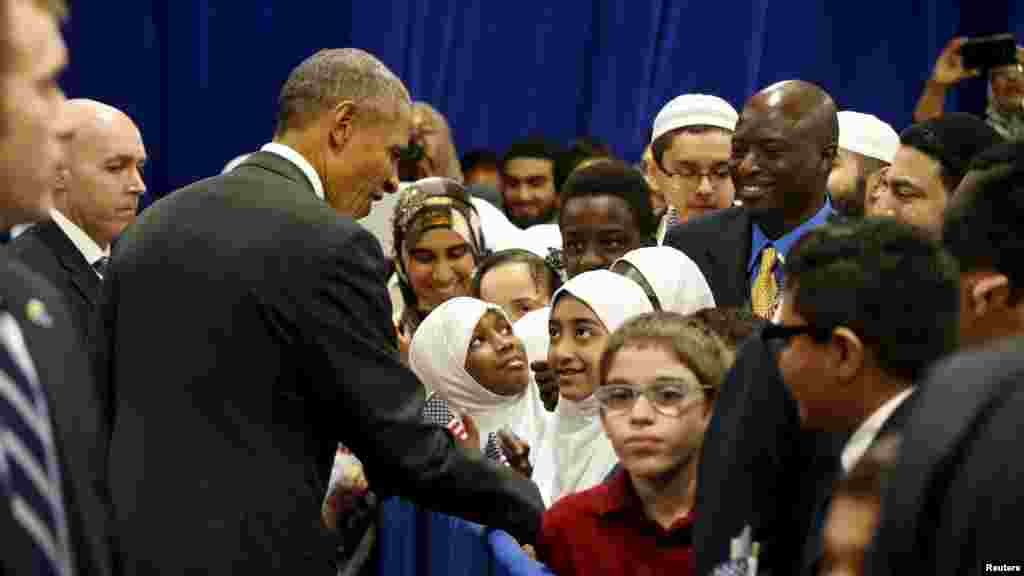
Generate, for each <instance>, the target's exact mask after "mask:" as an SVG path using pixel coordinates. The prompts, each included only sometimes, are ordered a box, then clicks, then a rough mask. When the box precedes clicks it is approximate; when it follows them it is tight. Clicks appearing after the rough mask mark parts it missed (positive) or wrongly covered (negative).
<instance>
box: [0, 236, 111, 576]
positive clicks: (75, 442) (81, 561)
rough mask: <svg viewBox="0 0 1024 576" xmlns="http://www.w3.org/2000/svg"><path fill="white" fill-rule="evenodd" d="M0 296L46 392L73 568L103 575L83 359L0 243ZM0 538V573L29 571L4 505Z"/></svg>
mask: <svg viewBox="0 0 1024 576" xmlns="http://www.w3.org/2000/svg"><path fill="white" fill-rule="evenodd" d="M0 298H2V300H3V302H4V305H5V307H6V309H7V311H8V312H9V313H10V314H11V315H12V316H13V317H14V319H15V321H16V322H17V323H18V327H19V328H20V329H21V332H22V335H23V337H24V339H25V345H26V347H27V348H28V351H29V354H30V355H31V356H32V362H33V364H34V365H35V368H36V372H37V374H38V376H39V382H40V384H41V385H42V387H43V389H44V390H45V391H46V394H47V401H48V404H49V409H50V416H51V418H52V420H53V430H54V441H55V444H56V447H57V453H58V454H57V455H58V462H59V463H60V468H61V479H62V483H61V484H62V490H63V492H64V507H65V510H66V513H67V518H68V527H69V529H70V534H71V545H72V546H73V548H74V552H75V556H74V560H75V569H76V573H77V574H80V575H93V574H98V575H104V574H110V573H111V561H112V551H111V540H110V538H111V533H110V530H109V519H110V503H109V499H108V496H107V493H106V490H105V488H104V487H103V478H102V474H101V473H100V472H101V470H100V466H98V464H99V463H100V462H102V455H101V453H100V452H101V445H100V439H101V438H102V437H103V436H104V433H103V432H102V431H101V429H100V420H99V405H98V403H97V399H96V394H95V389H94V387H93V385H92V378H91V372H90V370H89V364H88V357H87V355H86V354H85V352H84V350H83V349H82V347H81V343H80V342H79V340H78V338H77V336H76V334H75V332H74V330H73V329H72V327H71V319H70V317H69V316H68V313H67V310H66V309H65V307H64V304H63V301H62V298H61V297H60V295H59V294H58V293H57V291H56V290H54V289H53V287H52V286H50V285H49V283H47V282H46V281H45V280H44V279H43V278H41V277H39V276H38V275H36V274H35V273H33V272H31V271H29V269H28V268H26V267H25V266H24V265H23V264H21V263H20V262H18V261H17V260H15V259H14V258H12V257H11V256H10V253H9V252H8V250H7V249H6V248H0ZM31 299H36V300H38V301H40V302H42V303H43V305H44V306H45V309H46V312H47V314H46V316H47V317H48V319H49V320H50V322H49V326H46V325H43V324H38V323H36V322H34V321H32V320H30V319H29V318H28V317H27V316H26V305H27V303H28V302H29V301H30V300H31ZM0 542H2V543H3V544H2V545H0V574H31V573H32V568H31V565H30V564H29V562H30V560H29V558H28V557H27V555H26V553H25V552H26V551H27V550H28V549H29V546H31V544H30V542H29V540H28V537H27V536H26V534H25V532H24V531H23V529H22V528H20V527H19V526H18V525H17V524H16V523H15V521H14V519H13V518H12V517H11V514H10V507H9V506H8V505H7V503H6V502H4V503H3V505H2V506H0Z"/></svg>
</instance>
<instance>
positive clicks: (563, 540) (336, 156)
mask: <svg viewBox="0 0 1024 576" xmlns="http://www.w3.org/2000/svg"><path fill="white" fill-rule="evenodd" d="M0 6H2V8H0V19H2V23H0V29H2V30H3V33H2V37H0V112H2V114H0V162H2V164H0V174H2V177H3V178H4V186H3V188H2V189H0V190H2V192H0V226H2V227H3V228H4V229H5V230H12V232H11V236H12V240H10V242H9V243H8V244H7V246H5V247H3V248H2V249H0V276H2V280H0V535H2V538H0V541H2V542H3V545H2V546H0V574H39V575H59V576H71V575H74V574H97V575H106V574H122V573H123V574H183V573H204V574H206V573H223V574H233V573H243V572H257V573H263V572H269V571H273V572H278V571H280V572H283V573H289V574H299V573H303V574H305V573H309V574H335V573H344V574H372V573H376V572H377V569H378V567H380V569H381V570H382V571H384V572H385V573H386V571H387V568H386V567H387V559H386V558H380V557H375V552H374V551H373V541H374V540H375V536H374V535H375V534H378V533H380V532H382V531H387V530H388V529H389V526H388V525H387V523H386V522H383V521H382V520H381V516H380V515H378V513H377V512H378V510H379V508H380V506H381V503H382V502H383V501H384V499H387V498H390V497H396V496H397V497H401V498H404V499H407V500H409V501H411V502H413V503H415V504H416V505H417V506H420V507H422V508H424V509H427V510H432V511H435V512H440V513H445V514H450V515H453V516H456V517H459V518H463V519H466V520H469V521H472V522H477V523H479V524H483V525H485V526H487V527H489V528H493V529H500V530H504V531H506V532H508V533H509V534H511V535H512V536H513V537H514V538H515V539H516V542H517V544H518V545H519V546H521V554H522V555H523V556H524V558H529V559H531V560H530V562H533V564H532V565H533V566H535V567H536V570H537V571H538V572H537V573H544V572H549V573H554V574H558V575H560V576H561V575H578V574H699V575H707V574H712V575H719V574H720V575H725V574H757V573H761V574H871V575H873V576H878V575H886V574H897V573H929V574H964V573H977V572H992V571H995V572H1003V571H1020V569H1021V568H1020V567H1021V565H1022V564H1024V558H1022V557H1021V553H1020V551H1019V547H1017V546H1015V544H1014V542H1013V540H1014V536H1015V530H1014V528H1015V525H1016V520H1017V519H1018V518H1019V517H1020V515H1021V513H1022V512H1024V509H1022V503H1024V497H1022V496H1024V495H1022V493H1021V489H1020V487H1019V486H1020V484H1019V481H1018V477H1017V476H1016V472H1017V471H1018V469H1019V468H1020V464H1019V458H1018V457H1015V456H1014V454H1018V453H1020V451H1021V448H1022V446H1021V443H1022V440H1024V435H1022V434H1021V431H1022V430H1021V425H1020V422H1021V421H1022V415H1024V412H1021V410H1022V406H1021V402H1020V401H1021V399H1022V398H1024V396H1022V393H1021V387H1020V386H1018V385H1019V384H1020V383H1021V381H1022V375H1024V269H1022V262H1024V237H1022V234H1021V232H1020V222H1024V143H1022V142H1021V140H1020V138H1021V137H1022V136H1024V133H1022V131H1021V127H1022V126H1024V64H1016V65H1010V66H1002V67H997V68H993V69H991V70H966V69H964V67H963V64H962V61H961V59H960V55H959V49H960V47H961V46H962V45H963V42H964V39H955V40H953V41H952V42H951V43H950V44H949V45H948V46H947V47H946V48H945V50H944V51H943V52H942V54H941V55H940V56H939V60H938V62H937V63H936V66H935V70H934V72H933V75H932V79H931V80H929V82H928V83H927V85H926V87H925V90H924V93H923V94H922V96H921V100H920V101H919V102H918V106H917V109H916V110H915V123H914V124H911V125H910V126H907V127H904V128H903V129H902V130H900V131H897V130H895V129H894V128H893V127H892V126H890V125H889V124H887V123H886V122H884V121H882V120H880V119H879V118H878V117H877V116H876V115H873V114H872V112H875V113H878V112H880V111H870V110H861V111H852V110H839V107H838V106H837V103H836V102H837V101H836V99H835V98H834V96H833V95H830V94H828V93H827V92H826V91H825V90H823V89H822V88H821V87H819V86H817V85H815V84H814V83H812V82H809V81H805V80H788V81H783V82H778V83H775V84H772V85H770V86H766V87H764V88H762V89H760V90H758V91H757V92H756V93H755V94H753V95H751V96H750V97H749V98H748V99H747V100H746V101H745V102H744V103H743V105H742V107H740V108H739V109H737V108H735V107H733V106H732V105H731V104H730V103H729V102H728V101H726V100H725V99H723V98H720V97H718V96H715V95H709V94H681V95H679V96H677V97H675V98H673V99H671V100H670V101H668V102H667V103H666V104H665V105H664V106H663V108H662V109H661V110H660V111H659V112H658V113H657V114H656V115H655V116H654V117H653V118H652V119H651V125H650V126H649V127H645V129H649V134H650V138H649V143H648V146H647V148H646V149H645V150H644V152H643V155H642V157H641V158H640V160H639V163H637V164H636V165H632V164H630V163H627V162H625V161H624V160H622V159H620V158H616V157H615V154H614V153H613V152H612V148H611V147H609V146H608V145H607V144H605V143H604V142H602V141H601V140H599V139H597V138H593V137H580V138H578V139H576V140H573V141H572V142H570V143H568V145H565V146H563V145H560V144H559V143H557V142H555V141H553V140H550V139H547V138H544V137H542V136H538V135H530V136H528V137H525V138H523V139H521V140H519V141H516V142H514V143H513V144H511V145H510V146H508V147H507V148H506V149H504V150H502V151H501V152H500V153H498V152H495V151H491V150H485V149H479V150H472V151H469V152H467V153H466V154H464V155H463V156H462V157H461V158H460V157H459V155H458V152H457V149H456V147H455V144H454V137H453V125H452V124H450V123H449V120H448V119H447V118H445V117H444V115H443V114H441V113H440V112H439V111H438V110H436V109H435V108H434V107H432V106H431V105H429V104H427V103H425V102H416V101H413V100H412V98H411V95H410V94H409V92H408V90H407V89H406V87H405V86H404V84H403V83H402V81H401V80H400V79H399V78H398V77H397V76H396V75H395V74H394V73H393V72H392V71H390V70H389V69H388V68H387V67H386V66H385V65H384V64H383V63H381V62H380V61H379V60H378V59H377V58H375V57H374V56H373V55H371V54H369V53H367V52H365V51H362V50H358V49H354V48H344V49H329V50H321V51H318V52H317V53H315V54H313V55H311V56H309V57H308V58H306V59H305V60H303V61H302V62H301V63H300V64H299V65H298V66H296V67H295V68H294V69H293V70H292V71H291V72H290V74H289V75H288V76H287V78H286V79H285V81H284V84H283V87H282V89H281V91H280V94H279V98H278V112H277V119H276V126H275V130H274V133H273V135H272V138H271V141H270V142H268V143H266V144H265V145H263V146H262V147H260V148H259V149H258V150H257V151H254V152H252V153H248V154H243V155H241V156H238V157H237V158H235V159H234V160H232V161H231V162H230V163H228V165H227V166H226V167H225V169H224V171H223V173H222V174H220V175H215V176H211V177H210V178H207V179H204V180H201V181H199V182H196V183H194V184H191V185H189V186H187V187H185V188H183V189H180V190H177V191H174V192H172V193H170V194H167V195H166V196H165V197H164V198H162V199H161V200H159V201H157V202H155V203H154V204H153V205H152V206H150V207H148V208H147V209H146V210H144V211H142V212H141V213H137V212H138V201H139V197H140V196H141V195H142V194H143V193H144V192H145V185H144V183H143V179H142V175H141V174H142V170H143V166H144V164H145V162H146V160H147V154H146V149H145V145H144V138H143V135H142V134H141V133H140V131H139V129H138V127H137V126H136V125H135V124H134V123H133V121H132V119H131V118H129V117H128V116H127V115H126V114H125V113H124V112H122V111H120V110H117V109H116V108H113V107H111V106H109V105H107V104H104V103H101V102H97V101H93V100H88V99H82V98H73V99H67V98H66V97H65V95H64V94H63V93H62V92H61V90H60V88H59V86H58V84H57V78H58V77H59V75H60V73H61V70H62V69H63V68H64V66H65V65H66V63H67V61H68V54H67V49H66V47H65V45H64V43H63V41H62V39H61V35H60V29H59V24H60V21H61V18H63V16H64V14H65V12H66V7H65V5H64V3H63V2H62V1H61V0H0ZM980 74H985V75H987V77H988V79H989V87H990V90H989V99H990V102H989V108H988V110H987V111H986V114H985V117H984V118H981V117H978V116H974V115H971V114H967V113H945V112H944V111H943V109H942V101H943V95H944V93H945V90H946V89H947V87H948V86H951V85H952V84H955V83H956V82H959V81H960V80H962V79H964V78H967V77H969V76H974V75H980ZM457 128H458V125H457V122H456V123H455V125H454V129H457ZM254 148H255V146H254ZM517 550H519V549H518V548H517Z"/></svg>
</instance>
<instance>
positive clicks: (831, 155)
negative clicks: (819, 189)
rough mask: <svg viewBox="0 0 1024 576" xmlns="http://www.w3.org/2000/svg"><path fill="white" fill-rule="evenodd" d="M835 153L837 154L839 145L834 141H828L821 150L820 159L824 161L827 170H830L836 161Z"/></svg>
mask: <svg viewBox="0 0 1024 576" xmlns="http://www.w3.org/2000/svg"><path fill="white" fill-rule="evenodd" d="M836 154H839V145H838V144H836V143H835V142H830V143H829V144H828V145H827V146H825V148H823V149H822V151H821V161H822V162H824V163H825V168H826V170H827V171H828V172H831V171H832V166H833V164H835V162H836Z"/></svg>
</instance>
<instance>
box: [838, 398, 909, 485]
mask: <svg viewBox="0 0 1024 576" xmlns="http://www.w3.org/2000/svg"><path fill="white" fill-rule="evenodd" d="M913 391H914V387H913V386H911V387H910V388H907V389H906V390H904V391H903V392H900V393H899V394H897V395H895V396H893V397H892V398H890V399H889V401H888V402H886V403H885V404H882V405H881V406H879V407H878V409H876V410H875V412H874V414H872V415H871V416H869V417H868V419H867V420H865V421H864V422H862V423H861V425H860V427H859V428H857V431H856V432H854V433H853V436H850V439H849V440H847V441H846V446H844V447H843V456H842V460H843V473H844V474H849V473H850V470H853V467H854V466H856V465H857V462H859V461H860V459H861V457H862V456H864V453H865V452H867V451H868V448H869V447H870V446H871V443H872V442H874V441H875V437H877V436H878V433H879V432H880V431H881V430H882V426H884V425H885V422H886V421H887V420H888V419H889V417H890V416H892V413H893V412H895V411H896V409H897V408H899V407H900V404H903V402H904V400H906V399H907V397H908V396H910V394H911V393H912V392H913Z"/></svg>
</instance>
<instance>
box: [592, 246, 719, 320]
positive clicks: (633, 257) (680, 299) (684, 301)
mask: <svg viewBox="0 0 1024 576" xmlns="http://www.w3.org/2000/svg"><path fill="white" fill-rule="evenodd" d="M611 271H612V272H617V273H619V274H622V275H623V276H625V277H626V278H629V279H630V280H632V281H634V282H636V283H637V284H639V285H640V287H641V288H643V290H644V292H646V293H647V297H648V298H650V299H651V305H653V306H654V309H655V310H665V311H667V312H675V313H677V314H682V315H683V316H686V315H688V314H693V313H694V312H696V311H698V310H703V309H704V308H714V307H715V297H714V296H713V295H712V294H711V286H709V285H708V281H707V279H706V278H704V274H703V273H702V272H701V271H700V268H699V267H698V266H697V263H696V262H694V261H693V260H691V259H690V257H689V256H687V255H686V254H683V253H682V252H680V251H679V250H676V249H675V248H672V247H670V246H655V247H649V248H638V249H636V250H633V251H632V252H628V253H627V254H626V255H625V256H623V257H622V258H619V259H618V260H616V261H615V263H614V264H612V267H611Z"/></svg>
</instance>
